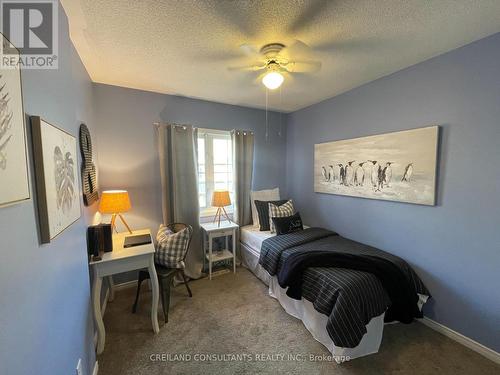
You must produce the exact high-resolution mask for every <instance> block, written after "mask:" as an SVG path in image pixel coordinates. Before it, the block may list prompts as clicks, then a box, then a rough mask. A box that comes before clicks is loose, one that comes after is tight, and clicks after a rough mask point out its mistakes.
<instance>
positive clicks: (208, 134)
mask: <svg viewBox="0 0 500 375" xmlns="http://www.w3.org/2000/svg"><path fill="white" fill-rule="evenodd" d="M200 136H205V199H206V204H207V206H206V207H200V218H202V219H203V218H208V217H213V216H215V214H216V212H217V207H213V206H211V205H210V201H211V199H212V193H213V191H214V187H213V185H214V183H215V182H214V181H213V176H214V170H213V166H214V163H213V142H208V139H209V138H227V139H229V140H231V132H230V131H226V130H217V129H205V128H198V137H200ZM232 150H233V152H234V148H232ZM208 176H212V180H210V179H209V178H208ZM234 182H235V181H234V174H233V187H232V188H231V189H230V191H232V192H234ZM198 187H199V185H198ZM232 203H233V204H232V205H231V206H229V207H226V212H227V214H228V216H229V217H230V218H231V217H232V216H233V211H234V202H232ZM198 204H199V202H198ZM203 221H204V222H205V221H206V220H203Z"/></svg>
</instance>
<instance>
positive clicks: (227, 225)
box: [200, 221, 239, 280]
mask: <svg viewBox="0 0 500 375" xmlns="http://www.w3.org/2000/svg"><path fill="white" fill-rule="evenodd" d="M200 225H201V228H202V230H203V268H205V259H206V260H208V277H209V279H210V280H212V263H214V262H219V261H221V260H226V259H232V260H233V272H234V273H236V231H237V230H238V228H239V225H238V224H236V223H233V222H231V221H221V223H220V226H219V225H218V224H217V223H202V224H200ZM229 236H232V237H233V251H232V252H231V251H229V240H228V237H229ZM218 237H225V238H226V247H225V249H223V250H222V251H220V252H215V253H214V252H213V251H212V250H213V249H212V242H213V239H214V238H218Z"/></svg>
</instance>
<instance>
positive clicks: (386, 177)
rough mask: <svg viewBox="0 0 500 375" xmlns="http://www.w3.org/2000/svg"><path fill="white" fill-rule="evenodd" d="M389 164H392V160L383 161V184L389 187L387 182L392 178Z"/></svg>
mask: <svg viewBox="0 0 500 375" xmlns="http://www.w3.org/2000/svg"><path fill="white" fill-rule="evenodd" d="M391 164H394V162H392V161H388V162H387V163H385V167H384V185H385V186H387V187H390V186H389V184H390V183H391V179H392V167H391Z"/></svg>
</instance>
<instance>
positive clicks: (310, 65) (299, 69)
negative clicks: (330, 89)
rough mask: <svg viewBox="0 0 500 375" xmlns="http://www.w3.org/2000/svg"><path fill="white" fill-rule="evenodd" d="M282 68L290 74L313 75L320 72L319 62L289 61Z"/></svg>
mask: <svg viewBox="0 0 500 375" xmlns="http://www.w3.org/2000/svg"><path fill="white" fill-rule="evenodd" d="M283 68H284V69H285V70H286V71H287V72H290V73H315V72H318V71H319V70H321V61H313V60H304V61H290V62H289V63H288V64H286V65H284V66H283Z"/></svg>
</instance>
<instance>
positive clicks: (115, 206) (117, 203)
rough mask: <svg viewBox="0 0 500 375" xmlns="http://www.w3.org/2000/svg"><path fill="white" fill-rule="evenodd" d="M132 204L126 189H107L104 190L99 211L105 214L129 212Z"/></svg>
mask: <svg viewBox="0 0 500 375" xmlns="http://www.w3.org/2000/svg"><path fill="white" fill-rule="evenodd" d="M131 207H132V205H131V204H130V198H129V196H128V192H127V191H126V190H106V191H103V192H102V195H101V201H100V202H99V212H101V213H103V214H118V213H120V212H127V211H128V210H130V208H131Z"/></svg>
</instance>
